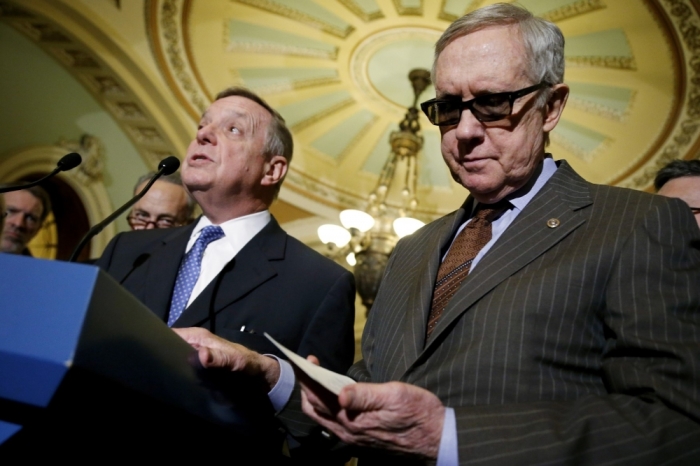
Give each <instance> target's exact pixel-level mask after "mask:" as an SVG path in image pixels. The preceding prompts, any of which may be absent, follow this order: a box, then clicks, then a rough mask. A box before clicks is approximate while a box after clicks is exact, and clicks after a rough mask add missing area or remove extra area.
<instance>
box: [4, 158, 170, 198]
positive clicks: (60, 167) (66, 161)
mask: <svg viewBox="0 0 700 466" xmlns="http://www.w3.org/2000/svg"><path fill="white" fill-rule="evenodd" d="M82 161H83V159H82V157H80V154H77V153H75V152H71V153H70V154H66V155H64V156H63V157H61V160H59V161H58V163H56V168H54V169H53V171H52V172H51V173H49V174H48V175H46V176H45V177H43V178H41V179H39V180H36V181H32V182H31V183H26V184H15V185H12V186H5V187H2V188H0V194H1V193H9V192H12V191H19V190H21V189H27V188H31V187H32V186H36V185H38V184H41V183H43V182H44V181H46V180H48V179H49V178H51V177H52V176H54V175H56V174H57V173H58V172H65V171H68V170H72V169H73V168H75V167H77V166H78V165H80V162H82ZM161 163H162V162H161Z"/></svg>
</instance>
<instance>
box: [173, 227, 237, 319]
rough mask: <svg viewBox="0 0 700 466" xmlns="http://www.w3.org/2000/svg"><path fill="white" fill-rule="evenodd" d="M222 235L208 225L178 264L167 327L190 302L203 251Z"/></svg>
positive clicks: (217, 228) (222, 232)
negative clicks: (178, 268)
mask: <svg viewBox="0 0 700 466" xmlns="http://www.w3.org/2000/svg"><path fill="white" fill-rule="evenodd" d="M222 236H225V235H224V230H222V229H221V227H219V226H215V225H210V226H208V227H204V228H202V232H201V233H200V234H199V238H197V241H195V243H194V246H192V249H190V252H188V253H187V254H186V255H185V260H183V261H182V264H180V270H179V271H178V273H177V280H176V281H175V290H173V300H172V301H171V303H170V314H169V315H168V327H172V326H173V324H174V323H175V321H176V320H177V319H178V318H179V317H180V315H181V314H182V311H184V310H185V307H187V302H188V301H189V300H190V295H191V294H192V290H193V289H194V285H195V283H197V279H198V278H199V272H200V270H201V268H202V257H203V256H204V250H205V249H206V248H207V246H208V245H209V243H211V242H212V241H216V240H217V239H219V238H221V237H222Z"/></svg>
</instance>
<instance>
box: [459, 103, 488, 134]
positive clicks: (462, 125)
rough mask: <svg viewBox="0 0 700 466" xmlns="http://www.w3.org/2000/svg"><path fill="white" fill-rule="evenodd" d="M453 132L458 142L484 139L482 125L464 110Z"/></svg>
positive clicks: (467, 110)
mask: <svg viewBox="0 0 700 466" xmlns="http://www.w3.org/2000/svg"><path fill="white" fill-rule="evenodd" d="M455 131H456V136H457V139H460V140H474V139H483V137H484V125H483V124H482V123H481V122H480V121H479V120H477V119H476V117H475V116H474V114H473V113H472V112H471V111H470V110H469V109H466V108H465V109H464V110H463V111H462V114H461V115H460V117H459V123H457V128H455Z"/></svg>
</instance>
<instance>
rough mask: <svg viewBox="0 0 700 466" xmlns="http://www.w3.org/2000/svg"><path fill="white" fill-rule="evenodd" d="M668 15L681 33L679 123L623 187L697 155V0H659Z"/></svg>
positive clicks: (699, 106)
mask: <svg viewBox="0 0 700 466" xmlns="http://www.w3.org/2000/svg"><path fill="white" fill-rule="evenodd" d="M662 2H663V4H664V6H665V8H666V9H667V10H668V13H669V15H670V17H671V20H672V24H673V27H674V29H675V31H676V33H677V34H678V35H679V36H680V42H681V46H682V50H683V54H682V57H683V59H684V63H683V65H684V66H683V69H684V70H685V72H684V76H685V82H684V83H683V87H684V88H685V95H684V96H683V97H682V100H683V102H684V105H683V106H682V108H681V111H680V112H679V114H680V115H679V118H678V123H677V124H676V127H675V128H674V131H673V133H672V135H671V137H669V138H668V139H667V142H666V144H665V145H664V147H663V149H662V150H661V151H660V155H659V156H658V157H656V159H655V160H654V163H653V164H650V165H649V166H647V167H644V169H642V170H640V172H641V173H640V174H638V175H637V176H635V177H634V178H632V180H631V181H629V182H627V183H621V184H622V185H623V186H629V187H632V188H638V189H643V188H645V187H648V186H650V185H651V184H652V182H653V180H654V177H655V176H656V173H657V172H658V171H659V170H660V169H661V168H662V167H664V166H665V165H666V164H668V163H669V162H671V161H672V160H675V159H689V158H693V159H697V158H700V39H699V38H700V11H698V8H700V6H698V4H697V3H696V2H691V1H686V0H662Z"/></svg>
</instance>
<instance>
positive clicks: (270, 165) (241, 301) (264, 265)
mask: <svg viewBox="0 0 700 466" xmlns="http://www.w3.org/2000/svg"><path fill="white" fill-rule="evenodd" d="M292 152H293V141H292V135H291V133H290V131H289V129H288V128H287V127H286V125H285V122H284V119H283V118H282V117H281V116H280V115H279V114H278V113H277V112H276V111H275V110H273V109H272V108H271V107H270V106H269V105H268V104H267V103H266V102H265V101H263V100H262V99H261V98H260V97H258V96H257V95H256V94H254V93H252V92H250V91H248V90H246V89H243V88H230V89H226V90H224V91H222V92H221V93H219V94H218V95H217V96H216V99H215V101H214V102H213V103H212V104H211V105H210V106H209V108H208V109H207V111H206V112H204V114H203V115H202V118H201V120H200V122H199V126H198V129H197V135H196V137H195V139H194V140H193V141H192V143H191V144H190V146H189V148H188V150H187V156H186V157H185V160H184V161H183V164H182V181H183V184H184V185H185V187H186V188H187V190H188V191H189V193H190V194H191V195H192V196H193V197H194V199H195V200H196V201H197V202H198V203H199V205H200V206H201V208H202V212H203V214H204V215H203V216H202V217H200V218H199V220H198V221H196V222H194V223H193V224H191V225H189V226H185V227H178V228H171V229H152V230H145V231H134V232H128V233H122V234H119V235H117V236H116V237H115V238H114V239H113V240H112V241H111V242H110V244H109V245H108V246H107V248H106V250H105V252H104V254H103V255H102V257H101V258H100V259H99V261H98V262H97V264H98V265H99V266H100V267H102V268H103V269H105V270H106V271H107V272H108V273H109V274H110V275H112V276H113V277H114V278H115V279H116V280H117V281H119V282H120V283H121V284H122V285H123V286H124V287H125V288H127V289H128V290H129V291H131V292H132V293H133V294H134V296H136V297H137V298H138V299H139V300H141V301H142V302H143V303H144V304H145V305H146V306H148V307H149V308H150V309H151V310H152V311H153V312H154V313H155V314H156V315H157V316H158V317H160V318H161V319H163V322H166V323H167V324H168V325H169V326H170V327H193V326H194V327H204V328H206V329H208V330H210V331H211V332H213V333H214V334H216V335H219V336H221V337H222V338H225V339H226V340H229V341H232V342H235V343H239V344H242V345H244V346H245V347H247V348H249V349H252V350H255V351H257V352H259V353H269V354H277V355H280V356H281V354H280V353H279V352H278V350H277V349H276V348H275V347H274V346H272V345H271V344H270V343H269V342H268V340H267V339H266V338H265V337H264V335H263V332H267V333H269V334H271V335H272V336H273V337H274V338H275V339H277V340H278V341H280V342H282V343H283V344H284V345H286V346H287V347H289V348H292V349H294V350H295V351H297V352H298V353H299V354H302V355H304V356H306V355H309V354H314V355H317V356H318V357H319V359H320V361H321V364H322V365H323V366H324V367H327V368H329V369H332V370H334V371H338V372H344V371H346V370H347V369H348V367H349V366H350V364H351V363H352V360H353V352H354V341H353V323H354V299H355V285H354V279H353V276H352V274H351V273H350V272H348V271H346V270H345V269H343V268H342V267H341V266H339V265H337V264H335V263H333V262H332V261H331V260H329V259H327V258H325V257H323V256H322V255H320V254H318V253H316V252H315V251H313V250H312V249H310V248H309V247H307V246H305V245H304V244H302V243H301V242H299V241H297V240H296V239H294V238H292V237H290V236H289V235H287V233H285V232H284V231H283V230H282V229H281V228H280V226H279V224H278V223H277V221H276V220H275V219H274V218H273V217H272V216H271V215H270V212H269V210H268V209H269V207H270V205H271V204H272V202H273V200H274V199H275V198H276V197H277V194H278V192H279V189H280V186H281V184H282V181H283V179H284V177H285V175H286V173H287V169H288V167H289V163H290V160H291V158H292Z"/></svg>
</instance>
